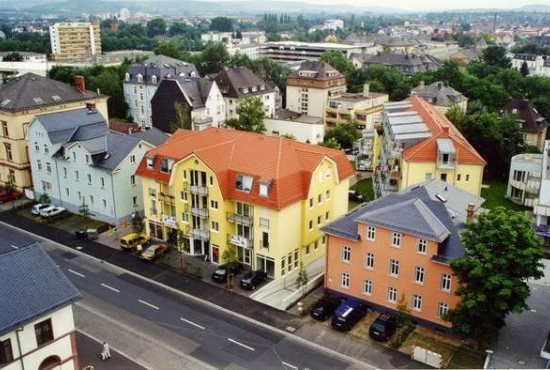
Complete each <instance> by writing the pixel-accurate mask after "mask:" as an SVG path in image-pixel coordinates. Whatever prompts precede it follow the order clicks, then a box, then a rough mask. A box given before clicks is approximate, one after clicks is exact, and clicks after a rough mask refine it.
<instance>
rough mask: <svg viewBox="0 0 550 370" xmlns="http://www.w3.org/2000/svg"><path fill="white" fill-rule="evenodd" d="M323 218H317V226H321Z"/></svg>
mask: <svg viewBox="0 0 550 370" xmlns="http://www.w3.org/2000/svg"><path fill="white" fill-rule="evenodd" d="M321 221H322V217H321V216H317V225H321Z"/></svg>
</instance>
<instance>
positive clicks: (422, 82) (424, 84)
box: [419, 80, 426, 90]
mask: <svg viewBox="0 0 550 370" xmlns="http://www.w3.org/2000/svg"><path fill="white" fill-rule="evenodd" d="M425 86H426V82H424V80H420V85H419V87H420V90H424V87H425Z"/></svg>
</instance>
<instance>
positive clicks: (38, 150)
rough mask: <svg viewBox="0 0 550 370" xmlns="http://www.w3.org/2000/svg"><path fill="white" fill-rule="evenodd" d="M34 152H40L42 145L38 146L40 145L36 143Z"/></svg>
mask: <svg viewBox="0 0 550 370" xmlns="http://www.w3.org/2000/svg"><path fill="white" fill-rule="evenodd" d="M34 151H35V152H40V145H38V143H37V142H36V141H35V142H34Z"/></svg>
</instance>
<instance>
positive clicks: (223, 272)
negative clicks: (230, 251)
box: [212, 264, 242, 283]
mask: <svg viewBox="0 0 550 370" xmlns="http://www.w3.org/2000/svg"><path fill="white" fill-rule="evenodd" d="M241 270H242V267H241V265H240V264H238V265H235V266H232V267H229V266H228V265H219V266H218V268H217V269H216V271H214V272H213V273H212V280H214V281H215V282H216V283H227V275H228V274H229V273H232V274H233V275H236V274H238V273H239V272H241Z"/></svg>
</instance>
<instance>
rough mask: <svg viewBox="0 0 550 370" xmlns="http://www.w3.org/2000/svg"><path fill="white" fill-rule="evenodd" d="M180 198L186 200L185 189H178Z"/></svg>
mask: <svg viewBox="0 0 550 370" xmlns="http://www.w3.org/2000/svg"><path fill="white" fill-rule="evenodd" d="M180 199H181V200H183V201H184V202H187V193H186V192H185V191H180Z"/></svg>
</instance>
